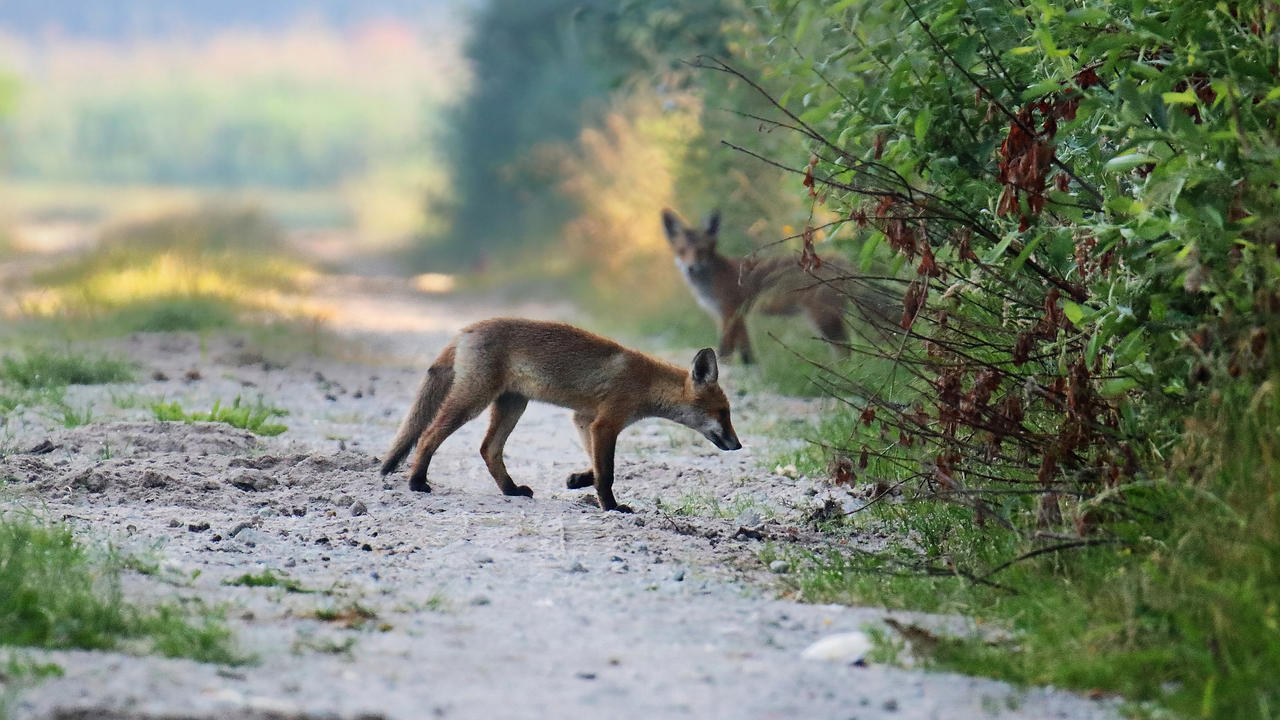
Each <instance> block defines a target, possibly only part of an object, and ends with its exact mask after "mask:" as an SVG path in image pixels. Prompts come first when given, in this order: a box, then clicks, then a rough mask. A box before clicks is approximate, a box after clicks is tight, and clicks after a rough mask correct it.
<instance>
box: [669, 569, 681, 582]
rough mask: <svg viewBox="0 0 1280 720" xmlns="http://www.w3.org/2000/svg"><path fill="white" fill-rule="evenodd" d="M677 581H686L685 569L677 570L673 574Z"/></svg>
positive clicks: (672, 577)
mask: <svg viewBox="0 0 1280 720" xmlns="http://www.w3.org/2000/svg"><path fill="white" fill-rule="evenodd" d="M671 579H672V580H675V581H676V582H684V570H677V571H676V574H675V575H672V576H671Z"/></svg>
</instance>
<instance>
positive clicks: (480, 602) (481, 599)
mask: <svg viewBox="0 0 1280 720" xmlns="http://www.w3.org/2000/svg"><path fill="white" fill-rule="evenodd" d="M471 604H472V605H475V606H476V607H483V606H485V605H488V604H489V598H488V597H486V596H484V595H477V596H475V597H473V598H471Z"/></svg>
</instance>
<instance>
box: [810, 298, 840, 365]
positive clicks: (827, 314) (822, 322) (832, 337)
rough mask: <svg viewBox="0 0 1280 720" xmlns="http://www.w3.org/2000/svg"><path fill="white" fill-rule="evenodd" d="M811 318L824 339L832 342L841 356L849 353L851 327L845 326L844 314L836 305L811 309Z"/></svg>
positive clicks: (832, 345)
mask: <svg viewBox="0 0 1280 720" xmlns="http://www.w3.org/2000/svg"><path fill="white" fill-rule="evenodd" d="M809 319H810V320H811V321H813V325H814V327H816V328H817V329H818V332H819V333H822V337H823V339H825V340H826V341H827V342H828V343H830V344H831V347H832V348H834V349H835V352H836V354H837V355H839V356H840V357H848V355H849V329H848V328H847V327H845V323H844V314H843V313H842V312H841V311H840V310H839V309H838V308H834V307H823V308H818V309H813V310H810V311H809Z"/></svg>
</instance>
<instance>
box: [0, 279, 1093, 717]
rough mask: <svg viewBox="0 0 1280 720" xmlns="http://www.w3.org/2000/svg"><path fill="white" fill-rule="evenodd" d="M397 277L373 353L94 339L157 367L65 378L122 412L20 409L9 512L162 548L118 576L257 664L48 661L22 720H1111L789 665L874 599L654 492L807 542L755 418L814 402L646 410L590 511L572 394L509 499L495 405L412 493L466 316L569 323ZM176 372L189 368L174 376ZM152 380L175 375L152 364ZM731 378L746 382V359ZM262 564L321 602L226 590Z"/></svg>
mask: <svg viewBox="0 0 1280 720" xmlns="http://www.w3.org/2000/svg"><path fill="white" fill-rule="evenodd" d="M382 290H383V291H385V290H386V288H383V289H382ZM383 291H380V292H379V293H378V294H371V293H368V292H364V291H363V290H362V289H361V287H360V286H359V285H358V284H354V285H350V286H348V287H346V288H345V289H344V290H343V296H342V297H343V302H342V303H341V304H342V305H343V306H344V307H347V308H352V307H366V308H369V307H372V308H375V310H376V308H377V307H383V308H384V309H385V310H386V312H384V313H381V314H377V313H375V316H376V317H377V318H378V320H379V322H380V323H383V324H384V325H386V327H379V328H369V327H363V328H362V327H354V326H352V325H351V323H355V322H356V321H357V320H358V319H359V317H351V316H350V314H348V315H347V316H342V315H341V314H336V315H335V318H336V319H335V325H336V326H337V327H338V330H339V331H340V332H343V333H347V335H346V336H347V337H348V338H350V342H351V346H352V347H359V348H361V352H360V353H359V355H361V356H364V357H367V358H368V360H365V361H360V362H355V361H341V360H335V359H331V358H330V359H325V358H314V357H307V356H301V357H295V358H293V359H291V360H290V361H289V362H288V364H287V365H286V366H285V367H277V366H276V365H274V364H271V363H267V364H265V365H264V363H263V362H262V361H261V359H260V358H259V357H258V356H257V355H255V354H254V352H253V350H254V349H253V348H252V347H247V346H241V345H240V344H239V341H238V340H236V339H234V338H228V337H220V338H212V339H208V340H206V341H204V342H201V341H199V340H198V339H196V338H194V337H191V336H172V335H171V336H149V337H138V338H130V339H126V340H123V341H118V342H114V343H111V344H108V346H107V347H108V349H110V350H113V351H115V352H117V353H121V354H127V355H129V356H131V357H133V358H134V359H135V360H136V361H137V362H138V363H139V364H140V365H141V366H142V368H143V371H142V373H141V375H140V377H141V378H143V381H142V382H139V383H137V384H135V385H130V386H114V387H90V388H73V389H72V392H71V393H70V400H71V402H72V404H73V405H83V404H86V403H93V404H94V406H95V408H98V412H97V413H96V415H98V416H99V417H101V418H102V419H104V420H109V422H101V423H95V424H92V425H88V426H84V427H81V428H77V429H73V430H53V429H51V428H50V423H49V422H48V421H47V420H45V419H43V418H42V417H40V416H39V414H38V413H35V412H27V413H25V414H22V415H20V416H15V417H13V418H10V419H9V424H8V432H9V433H10V434H11V437H10V438H9V441H8V442H9V443H10V445H12V446H16V447H18V448H27V447H31V446H34V445H36V444H37V443H38V442H40V441H42V440H44V439H46V438H47V439H49V440H51V441H52V442H53V444H54V445H55V446H56V449H55V450H54V451H53V452H50V453H47V454H43V455H30V454H15V455H10V456H9V457H7V458H6V459H4V460H2V461H0V477H6V476H7V477H9V485H8V488H7V490H6V499H5V502H6V503H7V504H10V505H12V504H14V503H15V502H18V503H25V504H28V505H31V504H41V505H43V506H44V507H45V508H46V510H47V512H48V513H50V514H51V515H52V516H54V517H66V518H67V519H68V520H69V521H71V522H73V523H75V524H76V526H77V527H79V528H82V529H83V530H85V531H86V534H88V535H90V536H95V537H98V538H102V537H107V538H112V539H114V540H115V541H116V542H119V543H121V544H123V545H124V546H125V547H126V548H130V549H132V550H135V551H139V550H142V549H146V548H151V550H149V551H148V552H150V553H152V554H153V555H154V556H155V557H157V558H159V559H160V560H161V561H162V565H163V568H164V569H163V571H162V572H161V573H160V574H159V575H158V576H144V575H130V577H129V579H128V587H127V590H128V591H129V593H130V594H131V595H136V596H137V597H139V598H142V599H146V598H149V597H165V596H170V597H172V596H177V597H199V598H201V599H202V600H204V601H205V602H209V603H213V604H222V605H225V606H226V607H227V608H228V609H229V613H228V614H229V617H230V619H231V622H232V626H233V628H234V630H235V633H236V637H237V638H238V640H239V642H240V645H241V647H242V648H244V649H245V650H246V651H248V652H250V653H253V654H254V655H255V656H256V658H257V662H256V663H255V664H251V665H247V666H239V667H230V668H227V667H217V666H212V665H203V664H199V663H195V662H191V661H186V660H167V659H163V658H155V657H139V656H133V655H128V654H123V653H101V652H92V653H91V652H52V653H47V654H42V655H47V657H48V658H49V659H51V660H52V661H54V662H57V663H58V664H59V665H61V666H62V667H63V668H64V669H65V671H66V674H65V676H63V677H61V678H57V679H52V680H49V681H46V682H44V683H43V684H41V685H39V686H37V687H34V688H32V689H29V690H26V691H24V692H23V693H22V694H21V695H20V697H19V698H18V700H17V702H16V703H15V704H14V706H13V710H14V711H15V713H16V716H17V717H19V718H86V719H87V718H162V717H163V718H187V717H191V718H264V719H265V718H295V717H296V718H312V717H342V718H354V717H360V716H368V717H386V718H404V719H410V718H433V717H443V718H637V719H641V718H642V719H644V720H651V719H653V718H700V719H701V718H734V719H736V718H785V719H793V718H839V719H841V720H847V719H848V718H863V719H866V718H881V717H884V718H938V719H940V720H941V719H948V720H949V719H956V718H961V719H963V718H977V717H1001V718H1028V719H1031V718H1034V719H1037V720H1038V719H1041V718H1071V719H1080V720H1083V719H1084V718H1110V717H1114V716H1115V710H1114V707H1113V706H1112V705H1110V704H1100V703H1097V702H1094V701H1090V700H1087V699H1085V698H1082V697H1079V696H1077V695H1073V694H1069V693H1065V692H1060V691H1053V690H1043V689H1032V690H1026V691H1023V690H1016V689H1011V688H1010V687H1008V686H1007V685H1005V684H1002V683H998V682H994V681H989V680H982V679H974V678H968V677H963V676H959V675H954V674H944V673H927V672H922V671H918V670H905V669H897V668H892V667H884V666H876V665H872V666H870V667H855V666H850V665H846V664H838V663H827V662H816V661H806V660H802V659H801V657H800V655H801V652H802V651H803V650H804V648H805V647H807V646H808V645H809V644H811V643H813V642H814V641H816V640H818V639H820V638H822V637H825V636H827V635H829V634H832V633H835V632H842V631H852V630H858V629H859V628H861V627H863V626H864V625H865V624H868V623H874V622H877V621H879V620H880V619H881V618H882V617H883V616H884V615H885V613H884V612H883V611H879V610H875V609H868V608H842V607H834V606H814V605H804V604H799V603H794V602H788V601H783V600H777V599H774V598H775V597H776V591H775V590H774V589H773V588H772V587H771V578H772V577H773V576H772V575H770V574H769V573H768V571H767V569H765V568H762V567H761V564H760V561H759V560H758V553H759V550H760V548H761V543H760V541H759V540H751V539H746V538H738V539H734V537H733V535H734V532H735V530H736V529H737V528H738V526H739V522H738V520H737V519H733V518H718V517H672V516H670V515H668V514H667V513H665V512H663V511H662V510H660V509H659V508H658V507H657V505H656V503H655V498H657V499H661V500H662V501H664V502H665V503H668V504H670V505H675V504H678V503H680V502H681V500H682V498H684V497H686V496H688V495H690V494H693V495H697V496H701V497H709V498H716V499H718V500H720V501H722V502H723V503H724V505H725V506H730V505H732V506H734V507H744V508H745V507H748V506H749V507H750V512H749V513H748V515H749V514H750V513H756V514H760V515H763V516H765V517H766V518H768V517H769V516H772V517H773V520H772V522H766V523H764V527H763V532H764V533H765V534H766V535H773V536H775V537H778V538H784V539H783V540H780V542H785V538H786V537H788V536H790V535H791V534H795V533H797V532H798V533H799V535H800V536H801V537H802V538H803V537H805V536H806V531H804V530H803V527H802V522H801V518H802V517H803V514H804V513H805V512H806V511H807V510H808V509H809V508H811V507H812V506H813V505H814V504H819V505H820V504H821V502H822V498H821V495H820V494H818V495H816V496H815V491H816V490H817V489H815V488H813V487H812V486H811V484H809V483H808V482H807V481H805V482H798V481H794V480H788V479H786V478H782V477H778V476H775V475H772V474H771V473H769V472H767V471H766V470H764V469H762V468H761V467H760V464H761V462H762V461H763V460H764V459H765V458H767V457H768V452H767V450H764V449H761V446H762V445H764V444H765V442H766V440H767V438H765V437H764V436H762V435H761V433H760V428H762V427H764V426H765V425H767V424H768V423H769V422H772V421H773V420H776V419H778V418H779V417H782V418H785V417H787V416H790V415H793V414H794V415H800V414H802V413H804V412H805V411H806V410H807V409H810V406H808V405H806V404H804V403H802V402H799V401H790V400H785V399H780V398H759V397H747V398H744V397H741V396H735V397H734V403H735V413H736V417H737V422H738V424H739V425H740V429H739V432H740V434H741V435H742V437H743V440H744V443H746V444H747V446H748V448H747V449H746V450H743V451H741V452H738V453H732V454H725V453H720V452H718V451H716V450H715V449H714V448H713V447H711V446H710V444H709V443H707V442H705V441H704V440H702V439H701V438H700V437H698V436H696V435H695V434H694V433H692V432H691V431H687V430H684V429H682V428H678V427H675V426H671V425H664V424H661V423H658V422H646V423H642V424H640V425H638V426H636V427H634V428H632V429H631V430H629V431H628V432H627V433H626V434H624V435H623V439H622V443H621V447H620V453H619V458H618V464H619V480H618V483H617V485H616V488H615V489H616V491H617V493H618V497H619V500H620V501H622V502H626V503H629V504H631V505H632V506H633V507H634V508H635V509H636V511H637V512H636V514H635V515H633V516H628V515H620V514H614V513H601V512H600V511H599V510H597V509H595V508H594V506H590V505H587V504H584V502H583V501H582V500H583V497H584V496H585V497H590V491H569V490H566V489H565V488H564V480H565V477H566V476H567V475H568V474H569V473H570V472H571V471H574V470H579V469H582V467H583V466H584V463H585V459H584V457H583V455H582V451H581V449H580V448H579V447H578V440H577V434H576V432H575V431H574V430H573V427H572V424H571V423H570V421H569V416H568V413H567V411H563V410H559V409H556V408H550V407H546V406H536V405H535V406H531V407H530V409H529V411H528V412H527V413H526V415H525V416H524V419H523V420H522V422H521V424H520V425H519V426H518V427H517V429H516V431H515V433H514V434H513V436H512V438H511V440H510V442H509V443H508V455H507V465H508V467H509V468H510V469H511V472H512V474H513V476H514V477H515V479H516V481H517V482H521V483H527V484H529V485H530V486H532V488H533V489H534V492H535V497H534V498H532V499H528V498H507V497H503V496H502V495H500V494H499V493H498V490H497V488H496V487H495V485H494V483H493V481H492V480H491V479H490V478H489V477H488V474H487V471H486V470H485V468H484V465H483V463H482V462H481V460H480V458H479V454H478V446H479V440H480V436H481V434H482V433H483V430H484V420H477V421H475V422H473V423H471V424H470V425H468V426H467V427H465V428H464V429H463V430H462V431H460V432H459V433H458V434H457V435H455V436H454V437H453V438H451V439H450V440H449V441H448V442H447V443H446V444H445V445H444V447H443V448H442V450H441V452H440V454H439V455H438V456H437V458H436V460H435V462H434V463H433V465H432V484H433V487H434V490H435V492H433V493H431V494H429V495H422V494H416V493H410V492H408V490H407V488H406V484H407V483H406V481H405V479H404V478H403V477H402V476H400V475H397V476H395V477H393V478H388V479H386V480H384V479H383V478H382V477H380V476H379V475H378V474H377V472H376V460H375V457H376V456H379V455H380V454H381V453H382V452H383V450H384V449H385V445H386V444H387V443H388V441H389V439H390V437H391V435H392V434H393V433H394V430H395V426H396V423H397V422H398V421H399V418H400V415H401V414H402V413H403V412H404V411H405V409H406V408H407V407H408V404H409V399H410V395H411V393H412V392H413V390H414V388H415V387H416V384H417V381H418V379H419V375H420V373H421V371H422V369H423V368H424V367H425V364H426V362H427V361H428V360H429V359H430V358H431V357H433V356H434V354H435V352H436V351H437V350H438V349H439V348H440V347H441V346H443V344H444V343H445V342H446V341H447V339H448V337H449V336H450V334H451V332H452V331H453V330H454V329H456V327H458V326H460V325H462V324H465V322H467V321H469V320H472V319H476V318H477V317H481V316H485V315H489V314H499V313H500V312H501V313H519V314H524V315H544V316H545V315H557V314H563V312H562V310H560V309H557V308H547V307H526V308H492V309H491V308H486V307H484V306H483V305H480V306H477V305H475V304H459V303H456V302H452V303H451V302H446V301H436V300H430V299H427V298H422V297H417V296H410V295H407V294H403V293H401V294H399V295H391V296H390V298H389V299H388V295H387V293H386V292H383ZM379 298H382V299H379ZM378 303H383V304H382V305H378ZM397 308H398V309H399V311H398V312H400V313H403V317H402V318H401V319H402V320H403V322H400V321H399V320H395V318H397V317H401V316H400V315H398V314H397V312H395V311H396V309H397ZM361 312H362V313H367V312H368V311H367V310H366V311H361ZM341 317H347V318H348V319H347V320H346V321H340V319H341ZM415 317H416V318H418V320H417V322H420V323H421V324H420V325H418V326H414V325H413V322H414V320H413V318H415ZM347 354H348V355H349V356H352V357H355V356H356V355H355V354H353V353H347ZM188 370H197V371H199V374H200V379H199V380H193V381H186V380H183V379H182V378H183V375H184V373H186V371H188ZM157 371H159V372H161V373H163V374H164V375H165V376H167V377H168V378H172V379H166V380H154V379H149V378H151V376H152V374H153V373H154V372H157ZM726 375H727V379H726V381H725V382H726V384H728V385H730V386H732V382H733V370H732V369H729V370H728V372H727V373H726ZM113 393H114V394H115V396H116V397H117V398H119V397H121V396H122V395H123V394H126V393H137V394H138V395H139V396H140V397H141V398H144V399H158V398H160V397H164V398H166V399H169V400H174V399H177V400H180V401H181V402H182V403H183V405H184V407H187V408H206V407H207V406H208V405H209V404H210V403H211V402H212V401H213V400H214V399H215V398H221V399H223V400H229V399H230V398H232V397H235V396H236V395H243V396H246V397H248V398H253V397H256V396H257V395H258V394H261V395H262V396H263V397H264V398H266V399H267V400H268V401H270V402H272V403H274V404H277V405H280V406H282V407H284V408H287V409H288V410H289V411H290V413H291V415H290V416H289V417H288V418H286V419H285V420H284V422H285V423H287V424H288V425H289V431H288V432H286V433H284V434H283V435H281V436H279V437H277V438H272V439H266V440H263V439H258V438H255V437H253V436H251V435H248V434H246V433H243V432H241V431H237V430H234V429H231V428H228V427H226V426H223V425H183V424H180V423H157V422H153V421H150V420H148V419H147V418H148V416H149V412H148V411H146V410H144V409H134V410H119V409H117V410H111V409H110V408H111V405H112V402H111V399H110V398H111V396H112V394H113ZM753 448H754V450H753ZM104 457H105V458H107V459H103V458H104ZM362 510H363V512H361V511H362ZM204 523H207V524H208V526H209V527H208V529H199V528H200V527H201V526H202V524H204ZM793 526H794V528H798V529H788V528H789V527H793ZM193 527H194V528H196V529H194V530H193V529H192V528H193ZM237 530H238V531H237ZM263 569H273V570H276V571H283V572H285V573H287V574H288V575H289V577H291V578H293V579H296V580H298V581H300V582H301V583H302V584H303V585H304V586H306V587H307V588H312V589H317V590H324V591H326V592H323V593H315V594H298V593H287V592H285V591H284V590H282V589H280V588H245V587H232V586H227V585H223V584H222V582H223V580H226V579H228V578H231V577H235V576H238V575H240V574H242V573H245V572H256V571H260V570H263ZM197 570H198V571H200V572H199V574H198V576H197V577H195V578H194V580H193V579H191V577H192V575H193V573H194V571H197ZM352 603H358V604H359V605H360V606H362V607H365V608H368V609H370V610H372V611H373V612H375V613H376V618H374V619H372V620H370V621H368V622H367V623H365V624H363V626H361V627H356V628H348V627H344V626H343V625H342V624H341V623H332V622H323V621H321V620H318V619H315V617H314V611H315V610H316V609H317V608H330V607H346V606H349V605H351V604H352ZM343 648H345V649H343ZM335 650H341V651H340V652H334V651H335Z"/></svg>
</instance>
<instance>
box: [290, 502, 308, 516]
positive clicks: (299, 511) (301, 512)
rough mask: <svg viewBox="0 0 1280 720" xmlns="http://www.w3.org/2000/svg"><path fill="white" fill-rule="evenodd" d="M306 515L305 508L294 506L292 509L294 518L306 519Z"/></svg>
mask: <svg viewBox="0 0 1280 720" xmlns="http://www.w3.org/2000/svg"><path fill="white" fill-rule="evenodd" d="M306 515H307V508H306V507H304V506H302V505H298V506H295V507H294V508H293V516H294V517H306Z"/></svg>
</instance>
